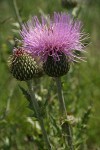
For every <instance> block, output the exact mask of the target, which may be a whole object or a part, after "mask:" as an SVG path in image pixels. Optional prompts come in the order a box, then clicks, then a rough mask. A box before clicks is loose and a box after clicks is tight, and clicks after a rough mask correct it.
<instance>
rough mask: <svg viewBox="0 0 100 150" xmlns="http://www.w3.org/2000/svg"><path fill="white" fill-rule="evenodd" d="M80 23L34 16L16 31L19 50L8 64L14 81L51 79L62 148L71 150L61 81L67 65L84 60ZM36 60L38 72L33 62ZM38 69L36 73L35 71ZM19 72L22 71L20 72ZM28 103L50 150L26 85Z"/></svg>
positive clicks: (61, 16)
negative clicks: (19, 40)
mask: <svg viewBox="0 0 100 150" xmlns="http://www.w3.org/2000/svg"><path fill="white" fill-rule="evenodd" d="M81 29H82V23H81V22H80V21H78V20H74V18H73V17H72V16H71V15H69V14H66V13H54V15H53V17H52V18H51V17H50V16H48V18H44V17H43V16H41V21H39V19H38V18H37V17H36V16H34V17H33V18H32V19H31V20H29V21H28V22H27V23H26V24H23V25H22V29H21V31H20V35H21V38H22V39H21V42H22V48H21V49H22V50H24V52H23V51H18V50H17V52H16V51H15V52H14V55H13V56H12V59H11V61H10V62H11V63H10V68H11V69H10V70H11V73H12V74H13V76H14V77H15V78H16V79H18V80H23V79H24V81H27V80H31V79H32V78H34V77H38V76H37V74H41V70H43V71H44V72H45V74H47V75H48V76H50V77H53V78H54V79H55V82H56V85H57V92H58V100H59V111H60V119H62V123H61V128H62V132H63V135H64V136H63V137H64V139H65V143H66V147H67V148H68V149H69V150H74V143H73V133H72V132H73V131H72V127H71V124H70V121H69V119H68V114H67V110H66V104H65V101H64V96H63V90H62V83H61V77H62V76H63V75H66V74H67V73H68V71H69V69H70V65H71V64H72V63H73V64H74V62H78V61H80V60H84V58H83V57H82V56H80V53H82V52H84V48H85V46H84V44H83V43H82V41H83V40H84V39H86V38H87V37H86V35H85V34H84V33H83V32H82V30H81ZM35 58H39V63H41V64H42V69H40V67H39V66H38V64H37V63H36V62H35ZM39 69H40V70H39ZM21 70H22V71H21ZM27 84H28V88H29V92H30V99H31V101H32V105H33V109H34V111H35V113H36V115H37V118H38V121H39V122H40V126H41V129H42V133H43V135H44V140H45V142H46V144H47V148H48V149H51V147H50V143H49V139H48V136H47V134H46V130H45V127H44V123H43V118H42V116H41V114H40V113H41V110H40V108H39V105H38V102H37V100H36V98H35V95H34V94H33V93H34V91H33V86H32V84H31V82H30V81H27Z"/></svg>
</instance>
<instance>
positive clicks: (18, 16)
mask: <svg viewBox="0 0 100 150" xmlns="http://www.w3.org/2000/svg"><path fill="white" fill-rule="evenodd" d="M13 5H14V10H15V14H16V17H17V19H18V22H19V24H20V26H21V25H22V19H21V17H20V14H19V10H18V7H17V2H16V0H13Z"/></svg>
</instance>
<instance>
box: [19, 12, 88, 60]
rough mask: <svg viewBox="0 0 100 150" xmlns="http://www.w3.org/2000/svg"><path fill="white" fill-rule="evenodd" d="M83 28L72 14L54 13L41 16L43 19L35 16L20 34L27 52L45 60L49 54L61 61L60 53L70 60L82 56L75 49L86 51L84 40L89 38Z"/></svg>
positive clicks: (23, 27)
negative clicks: (45, 16)
mask: <svg viewBox="0 0 100 150" xmlns="http://www.w3.org/2000/svg"><path fill="white" fill-rule="evenodd" d="M81 29H82V23H81V22H80V21H78V20H76V21H75V20H74V19H73V17H72V16H71V15H68V14H66V13H54V15H53V17H52V18H50V16H48V17H47V19H46V18H44V17H43V16H41V21H39V19H38V18H37V17H36V16H34V17H33V18H32V19H31V20H29V21H28V22H27V23H26V24H24V25H23V26H22V30H21V32H20V34H21V37H22V43H23V47H24V48H25V49H26V50H27V52H29V53H31V55H32V56H33V57H35V56H39V57H40V58H41V60H42V61H43V62H45V61H46V60H47V58H48V56H52V57H53V59H54V60H55V61H59V60H60V57H59V54H62V53H64V54H65V55H66V56H67V58H69V61H75V59H77V58H78V57H79V58H80V56H78V55H76V53H75V51H79V52H82V51H84V45H83V43H82V41H83V40H84V39H86V38H87V36H86V35H85V36H84V33H83V32H82V31H81ZM76 56H77V57H76ZM76 61H77V60H76Z"/></svg>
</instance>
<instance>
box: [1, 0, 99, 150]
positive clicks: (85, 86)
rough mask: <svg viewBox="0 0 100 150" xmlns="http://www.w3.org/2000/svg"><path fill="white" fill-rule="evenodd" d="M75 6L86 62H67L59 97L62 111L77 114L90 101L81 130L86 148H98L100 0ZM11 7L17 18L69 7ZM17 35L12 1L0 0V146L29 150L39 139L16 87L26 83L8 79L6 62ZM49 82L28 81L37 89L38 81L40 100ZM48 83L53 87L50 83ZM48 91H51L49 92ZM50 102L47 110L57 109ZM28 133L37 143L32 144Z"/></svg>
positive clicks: (42, 2) (44, 2)
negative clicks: (63, 103) (62, 95)
mask: <svg viewBox="0 0 100 150" xmlns="http://www.w3.org/2000/svg"><path fill="white" fill-rule="evenodd" d="M79 5H80V6H81V10H80V13H79V15H78V18H79V19H81V20H82V22H83V27H84V30H85V32H86V33H89V35H90V44H89V46H88V47H87V48H86V49H87V53H85V56H86V57H87V62H81V63H78V64H76V65H73V66H72V67H71V69H70V72H69V74H68V75H66V76H64V77H63V82H64V92H65V100H66V104H68V105H67V107H68V111H69V112H70V113H71V114H73V115H74V116H75V115H76V116H79V117H81V114H82V113H83V112H84V111H85V110H86V109H87V107H88V106H89V105H92V113H91V115H90V119H89V122H88V130H87V132H86V134H87V141H86V143H87V147H86V149H89V150H99V149H100V111H99V110H100V0H87V1H84V2H83V1H81V0H80V1H79ZM79 5H78V6H79ZM17 6H18V10H19V14H20V16H21V18H22V21H23V22H25V21H27V20H28V19H29V17H31V16H33V15H38V16H39V15H40V14H53V12H54V11H57V12H61V11H63V12H68V11H69V12H71V10H68V9H67V7H66V6H65V7H63V6H62V3H61V0H17ZM78 6H77V7H78ZM76 9H77V8H76ZM17 37H18V38H20V37H19V24H18V18H17V17H16V13H15V8H14V1H13V0H0V150H33V149H34V150H35V149H38V148H37V146H36V145H38V144H40V143H41V141H40V140H39V138H38V139H36V138H37V136H36V135H37V132H40V130H39V131H37V130H35V129H34V125H33V124H34V121H33V120H32V119H31V118H30V117H29V116H30V115H31V111H30V110H29V109H28V108H27V105H28V103H27V101H26V99H25V98H24V96H23V95H22V93H21V91H20V90H19V87H18V84H21V85H23V86H26V85H25V83H23V82H21V83H20V82H18V81H16V80H15V79H13V77H12V76H11V74H10V73H9V69H8V64H7V61H8V57H9V56H10V54H12V50H13V47H14V46H15V39H16V38H17ZM50 81H51V79H50V80H49V78H48V77H46V76H45V78H41V79H40V80H39V81H37V82H36V81H35V82H34V84H35V85H36V86H37V88H38V86H39V88H40V89H38V94H39V96H40V97H39V98H40V99H41V97H42V98H44V97H45V96H46V94H47V91H48V87H49V85H50ZM52 88H54V89H53V91H56V88H55V87H54V86H53V87H52ZM52 95H53V96H54V93H53V92H52ZM52 95H51V97H53V96H52ZM54 100H55V98H54ZM50 105H51V106H52V107H53V108H52V112H51V114H53V113H55V110H56V109H58V108H57V107H56V102H52V101H51V103H50ZM51 106H50V107H51ZM38 134H39V133H38ZM33 135H34V138H35V139H36V141H37V143H38V144H36V145H34V148H33V146H32V145H33V144H32V142H33V141H34V139H33V138H32V136H33ZM39 136H41V134H40V135H39ZM41 149H42V148H41ZM55 149H56V148H55ZM55 149H54V150H55ZM86 149H85V150H86ZM59 150H60V149H59ZM81 150H82V149H81Z"/></svg>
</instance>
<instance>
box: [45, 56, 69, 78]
mask: <svg viewBox="0 0 100 150" xmlns="http://www.w3.org/2000/svg"><path fill="white" fill-rule="evenodd" d="M59 58H60V60H59V61H55V60H54V58H53V57H52V56H48V58H47V61H46V62H44V63H43V69H44V71H45V73H46V74H47V75H49V76H51V77H60V76H63V75H65V74H66V73H67V72H68V71H69V62H68V59H67V58H66V56H65V55H64V54H63V53H62V54H60V55H59Z"/></svg>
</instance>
